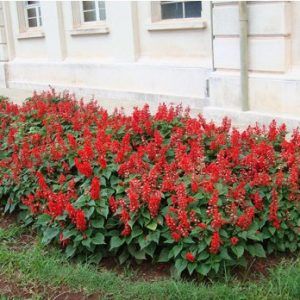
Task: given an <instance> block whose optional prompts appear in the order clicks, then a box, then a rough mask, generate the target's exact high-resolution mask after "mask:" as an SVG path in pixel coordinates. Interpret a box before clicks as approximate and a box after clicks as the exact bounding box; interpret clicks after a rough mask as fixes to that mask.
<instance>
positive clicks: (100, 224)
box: [91, 218, 104, 229]
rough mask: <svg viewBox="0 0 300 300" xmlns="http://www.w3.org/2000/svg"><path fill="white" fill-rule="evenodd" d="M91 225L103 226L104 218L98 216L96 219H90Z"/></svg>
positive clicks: (95, 226)
mask: <svg viewBox="0 0 300 300" xmlns="http://www.w3.org/2000/svg"><path fill="white" fill-rule="evenodd" d="M91 225H92V226H93V227H94V228H101V229H102V228H104V219H103V218H99V219H97V220H92V222H91Z"/></svg>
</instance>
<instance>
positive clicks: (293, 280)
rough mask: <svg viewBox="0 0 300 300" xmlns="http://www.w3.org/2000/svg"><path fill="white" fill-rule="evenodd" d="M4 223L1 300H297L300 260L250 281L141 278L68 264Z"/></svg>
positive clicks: (126, 271) (0, 249)
mask: <svg viewBox="0 0 300 300" xmlns="http://www.w3.org/2000/svg"><path fill="white" fill-rule="evenodd" d="M2 218H3V217H2ZM1 223H3V220H2V222H1ZM3 224H4V225H3ZM3 224H2V226H1V229H0V296H1V297H0V299H24V298H27V299H28V298H30V299H172V300H173V299H189V300H191V299H235V300H237V299H272V300H273V299H280V300H282V299H300V259H299V258H298V259H295V258H293V259H289V260H285V261H282V262H281V263H280V264H278V265H277V266H276V267H273V268H272V269H271V270H270V271H269V273H268V276H267V277H263V276H261V277H260V275H259V274H257V275H256V276H255V280H252V281H250V280H243V279H241V278H236V276H233V275H228V276H227V277H226V278H223V279H218V280H215V281H211V282H206V283H201V282H196V281H192V280H185V281H183V280H182V281H179V280H174V279H172V278H171V277H161V278H159V277H156V278H147V277H144V278H143V276H139V273H138V271H137V270H133V269H130V268H127V269H126V268H124V269H122V271H120V268H118V269H116V268H114V267H110V269H107V268H104V267H103V266H102V267H99V266H98V267H97V266H93V265H88V264H84V263H75V262H69V261H67V260H66V259H65V258H64V256H63V255H62V254H60V253H59V251H58V250H55V249H52V248H45V247H43V246H41V244H40V242H39V238H38V237H36V236H34V235H33V234H31V233H30V232H29V233H28V231H26V230H25V229H23V228H21V227H18V226H17V225H14V224H5V222H4V223H3ZM144 272H145V270H144Z"/></svg>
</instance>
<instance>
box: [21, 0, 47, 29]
mask: <svg viewBox="0 0 300 300" xmlns="http://www.w3.org/2000/svg"><path fill="white" fill-rule="evenodd" d="M27 2H29V1H25V3H24V9H25V19H26V26H27V28H28V29H31V28H41V27H42V23H43V22H42V12H41V2H40V1H37V3H34V4H28V3H27ZM29 9H34V10H35V14H36V17H32V18H30V17H29V16H28V10H29ZM29 19H37V26H32V27H30V26H29Z"/></svg>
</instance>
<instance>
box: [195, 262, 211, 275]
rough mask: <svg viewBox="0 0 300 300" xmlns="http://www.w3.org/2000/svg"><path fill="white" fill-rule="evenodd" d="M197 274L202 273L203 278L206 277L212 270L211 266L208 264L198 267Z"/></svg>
mask: <svg viewBox="0 0 300 300" xmlns="http://www.w3.org/2000/svg"><path fill="white" fill-rule="evenodd" d="M196 270H197V272H198V273H200V274H201V275H203V276H206V275H207V274H208V273H209V271H210V270H211V266H210V265H207V264H201V265H200V266H199V267H197V269H196Z"/></svg>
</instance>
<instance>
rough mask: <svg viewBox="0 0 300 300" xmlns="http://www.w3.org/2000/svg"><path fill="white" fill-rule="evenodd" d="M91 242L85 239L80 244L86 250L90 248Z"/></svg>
mask: <svg viewBox="0 0 300 300" xmlns="http://www.w3.org/2000/svg"><path fill="white" fill-rule="evenodd" d="M91 242H92V239H90V238H87V239H85V240H83V241H82V242H81V243H82V245H83V246H85V247H87V248H91Z"/></svg>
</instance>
